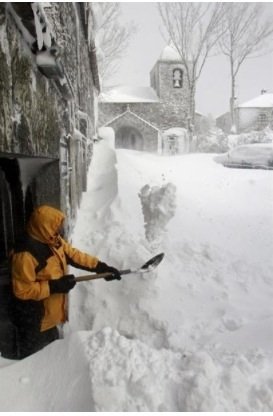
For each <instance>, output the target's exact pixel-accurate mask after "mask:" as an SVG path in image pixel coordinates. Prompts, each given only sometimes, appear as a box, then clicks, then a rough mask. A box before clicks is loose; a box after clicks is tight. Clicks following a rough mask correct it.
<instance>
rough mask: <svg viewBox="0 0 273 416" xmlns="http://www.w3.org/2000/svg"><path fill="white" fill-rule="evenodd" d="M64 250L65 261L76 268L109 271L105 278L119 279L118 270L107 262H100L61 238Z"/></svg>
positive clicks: (100, 271)
mask: <svg viewBox="0 0 273 416" xmlns="http://www.w3.org/2000/svg"><path fill="white" fill-rule="evenodd" d="M63 247H64V252H65V254H66V258H67V263H68V264H69V265H71V266H73V267H76V268H78V269H83V270H87V271H91V272H96V273H107V272H108V273H109V277H105V280H107V281H111V280H120V279H121V276H120V273H119V271H118V270H117V269H116V268H115V267H112V266H108V264H106V263H103V262H101V261H100V260H99V259H98V258H97V257H94V256H90V255H89V254H86V253H83V252H82V251H80V250H78V249H76V248H74V247H72V246H71V245H70V244H68V243H67V242H66V241H64V240H63Z"/></svg>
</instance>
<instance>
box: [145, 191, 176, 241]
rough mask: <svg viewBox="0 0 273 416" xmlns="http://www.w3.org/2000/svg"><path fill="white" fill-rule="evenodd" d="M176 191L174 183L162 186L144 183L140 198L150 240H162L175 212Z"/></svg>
mask: <svg viewBox="0 0 273 416" xmlns="http://www.w3.org/2000/svg"><path fill="white" fill-rule="evenodd" d="M175 192H176V187H175V186H174V185H173V184H172V183H167V184H166V185H162V186H161V187H159V186H152V187H150V185H144V186H143V188H141V190H140V192H139V198H140V200H141V205H142V211H143V216H144V223H145V225H144V226H145V235H146V238H147V240H148V241H150V242H156V241H158V242H160V240H161V238H162V235H163V232H164V231H165V230H166V225H167V224H168V222H169V221H170V219H171V218H172V217H173V216H174V214H175V206H176V205H175ZM157 244H159V243H157Z"/></svg>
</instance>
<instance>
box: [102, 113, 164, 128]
mask: <svg viewBox="0 0 273 416" xmlns="http://www.w3.org/2000/svg"><path fill="white" fill-rule="evenodd" d="M125 114H131V115H133V116H134V117H136V118H138V119H139V120H141V121H142V122H143V123H145V124H147V125H148V126H150V127H152V128H153V129H154V130H157V131H159V129H158V128H157V127H156V126H154V125H153V124H152V123H150V122H149V121H147V120H144V118H142V117H140V116H138V115H137V114H136V113H134V112H133V111H131V110H130V109H129V108H128V110H126V111H124V113H122V114H119V115H118V116H116V117H114V118H113V119H112V120H110V121H108V122H107V123H106V124H105V125H104V127H107V126H109V125H110V124H112V123H113V122H114V121H116V120H118V119H119V118H121V117H123V116H125Z"/></svg>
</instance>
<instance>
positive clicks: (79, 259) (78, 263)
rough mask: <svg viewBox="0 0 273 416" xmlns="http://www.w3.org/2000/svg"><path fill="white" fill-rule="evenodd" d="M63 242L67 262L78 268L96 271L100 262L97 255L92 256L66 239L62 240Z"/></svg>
mask: <svg viewBox="0 0 273 416" xmlns="http://www.w3.org/2000/svg"><path fill="white" fill-rule="evenodd" d="M62 242H63V249H64V253H65V256H66V261H67V264H69V265H70V266H73V267H75V268H77V269H83V270H87V271H95V269H96V266H97V265H98V263H99V259H98V258H97V257H95V256H91V255H90V254H87V253H84V252H82V251H80V250H78V249H77V248H74V247H72V246H71V245H70V244H69V243H67V242H66V241H65V240H62Z"/></svg>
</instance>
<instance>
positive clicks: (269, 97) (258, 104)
mask: <svg viewBox="0 0 273 416" xmlns="http://www.w3.org/2000/svg"><path fill="white" fill-rule="evenodd" d="M238 107H239V108H250V107H251V108H272V107H273V94H271V93H264V94H261V95H259V96H258V97H255V98H253V99H252V100H250V101H247V102H245V103H243V104H240V105H238Z"/></svg>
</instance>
